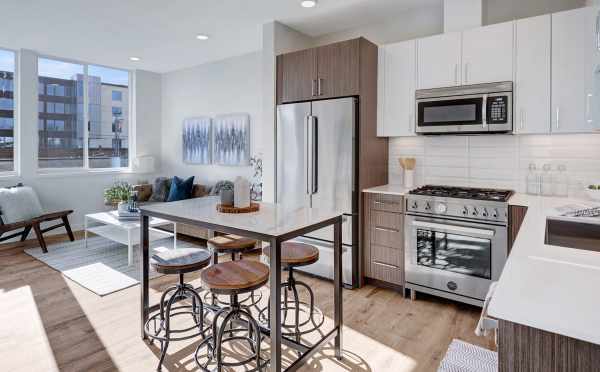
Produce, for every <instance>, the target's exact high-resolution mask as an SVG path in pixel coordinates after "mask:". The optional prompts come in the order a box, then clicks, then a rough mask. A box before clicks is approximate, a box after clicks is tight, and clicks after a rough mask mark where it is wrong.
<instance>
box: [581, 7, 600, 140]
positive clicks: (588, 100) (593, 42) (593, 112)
mask: <svg viewBox="0 0 600 372" xmlns="http://www.w3.org/2000/svg"><path fill="white" fill-rule="evenodd" d="M588 9H589V10H588V12H586V15H585V17H586V20H585V28H586V31H585V40H584V43H585V76H584V81H585V93H584V94H585V121H586V122H587V124H588V125H589V126H590V127H591V128H592V130H595V131H599V130H600V6H594V7H589V8H588Z"/></svg>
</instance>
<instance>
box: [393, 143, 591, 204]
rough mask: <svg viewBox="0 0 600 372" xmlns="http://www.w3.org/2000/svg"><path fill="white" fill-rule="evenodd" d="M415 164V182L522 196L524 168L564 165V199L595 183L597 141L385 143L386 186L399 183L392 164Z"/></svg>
mask: <svg viewBox="0 0 600 372" xmlns="http://www.w3.org/2000/svg"><path fill="white" fill-rule="evenodd" d="M400 157H415V158H416V159H417V168H416V170H417V171H416V182H417V183H418V184H420V185H423V184H427V183H429V184H439V185H455V186H474V187H498V188H509V189H513V190H517V191H520V192H524V191H525V190H526V188H525V177H526V175H527V172H528V167H529V164H530V163H534V164H536V166H537V169H539V170H541V168H542V166H543V165H544V164H551V165H552V167H553V169H554V170H556V168H557V166H558V165H560V164H564V165H566V167H567V174H568V175H569V182H570V193H571V195H574V196H577V195H580V194H581V193H582V192H583V187H584V185H587V184H590V183H598V181H600V135H594V134H592V135H590V134H572V135H554V136H550V135H487V136H432V137H428V136H427V137H423V136H419V137H403V138H401V137H399V138H390V164H389V174H390V183H393V184H401V183H402V182H403V174H402V169H401V168H400V165H399V162H398V158H400Z"/></svg>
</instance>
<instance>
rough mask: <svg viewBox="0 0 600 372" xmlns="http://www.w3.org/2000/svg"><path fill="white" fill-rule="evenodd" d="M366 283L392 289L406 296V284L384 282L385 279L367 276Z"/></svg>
mask: <svg viewBox="0 0 600 372" xmlns="http://www.w3.org/2000/svg"><path fill="white" fill-rule="evenodd" d="M365 283H366V284H371V285H374V286H375V287H381V288H386V289H391V290H393V291H396V292H400V293H402V296H404V286H401V285H398V284H393V283H388V282H384V281H383V280H379V279H373V278H367V277H365Z"/></svg>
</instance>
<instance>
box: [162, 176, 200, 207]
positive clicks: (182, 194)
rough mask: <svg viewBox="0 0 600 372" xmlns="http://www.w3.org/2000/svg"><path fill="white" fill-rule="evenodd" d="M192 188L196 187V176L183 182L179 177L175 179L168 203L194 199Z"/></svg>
mask: <svg viewBox="0 0 600 372" xmlns="http://www.w3.org/2000/svg"><path fill="white" fill-rule="evenodd" d="M192 187H194V176H191V177H190V178H188V179H186V180H183V179H182V178H179V177H177V176H175V177H173V182H172V183H171V189H170V190H169V197H168V198H167V201H168V202H173V201H178V200H185V199H189V198H191V197H192Z"/></svg>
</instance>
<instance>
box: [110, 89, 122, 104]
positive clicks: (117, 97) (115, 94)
mask: <svg viewBox="0 0 600 372" xmlns="http://www.w3.org/2000/svg"><path fill="white" fill-rule="evenodd" d="M112 100H113V101H119V102H121V101H122V100H123V92H121V91H119V90H113V91H112Z"/></svg>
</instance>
